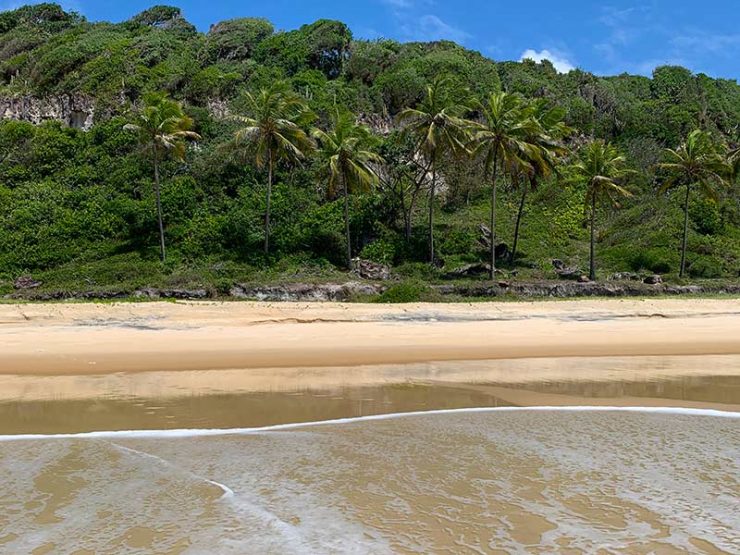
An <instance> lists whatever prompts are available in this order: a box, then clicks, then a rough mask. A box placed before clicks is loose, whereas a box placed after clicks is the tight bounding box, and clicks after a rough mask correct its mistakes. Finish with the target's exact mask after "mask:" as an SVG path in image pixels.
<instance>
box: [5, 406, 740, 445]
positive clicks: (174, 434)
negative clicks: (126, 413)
mask: <svg viewBox="0 0 740 555" xmlns="http://www.w3.org/2000/svg"><path fill="white" fill-rule="evenodd" d="M493 412H636V413H644V414H672V415H686V416H712V417H716V418H733V419H740V412H732V411H722V410H713V409H687V408H681V407H602V406H569V407H546V406H543V407H479V408H466V409H445V410H429V411H415V412H398V413H391V414H375V415H371V416H358V417H354V418H339V419H336V420H321V421H317V422H299V423H295V424H277V425H274V426H264V427H261V428H227V429H199V428H193V429H179V430H117V431H105V432H81V433H72V434H18V435H0V442H9V441H34V440H42V439H44V440H45V439H177V438H187V437H218V436H233V435H250V434H261V433H265V432H279V431H284V430H300V429H302V428H315V427H317V426H337V425H345V424H354V423H357V422H372V421H376V420H396V419H400V418H411V417H414V416H433V415H446V414H478V413H493Z"/></svg>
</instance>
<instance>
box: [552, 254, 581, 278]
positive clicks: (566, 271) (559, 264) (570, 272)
mask: <svg viewBox="0 0 740 555" xmlns="http://www.w3.org/2000/svg"><path fill="white" fill-rule="evenodd" d="M552 266H553V268H555V273H556V274H557V275H558V277H559V278H560V279H568V280H572V281H581V278H582V277H584V276H583V272H581V270H580V269H579V268H571V267H568V266H566V265H565V262H563V261H562V260H558V259H557V258H556V259H555V260H553V261H552Z"/></svg>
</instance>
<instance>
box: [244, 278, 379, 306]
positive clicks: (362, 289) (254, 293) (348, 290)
mask: <svg viewBox="0 0 740 555" xmlns="http://www.w3.org/2000/svg"><path fill="white" fill-rule="evenodd" d="M383 291H385V287H384V286H382V285H375V284H370V283H359V282H349V283H344V284H332V283H329V284H319V285H313V284H307V283H290V284H286V285H254V286H252V285H235V286H234V287H232V288H231V291H230V294H231V296H232V297H235V298H238V299H250V300H255V301H309V302H310V301H314V302H319V301H350V300H352V299H354V298H357V297H359V296H373V295H380V294H381V293H382V292H383Z"/></svg>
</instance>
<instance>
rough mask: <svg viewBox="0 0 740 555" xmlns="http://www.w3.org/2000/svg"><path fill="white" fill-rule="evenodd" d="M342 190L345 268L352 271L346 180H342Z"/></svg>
mask: <svg viewBox="0 0 740 555" xmlns="http://www.w3.org/2000/svg"><path fill="white" fill-rule="evenodd" d="M342 184H343V190H344V234H345V239H346V241H347V268H348V269H350V270H351V269H352V237H351V236H350V232H349V190H348V189H347V180H346V179H344V178H342Z"/></svg>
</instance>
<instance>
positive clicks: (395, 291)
mask: <svg viewBox="0 0 740 555" xmlns="http://www.w3.org/2000/svg"><path fill="white" fill-rule="evenodd" d="M437 298H438V295H436V294H435V292H434V290H433V289H432V288H431V287H430V286H429V284H427V283H424V282H423V281H418V280H406V281H402V282H401V283H397V284H395V285H391V286H390V287H389V288H388V289H387V290H386V291H385V292H384V293H382V294H381V295H380V296H379V297H378V299H377V302H379V303H388V304H401V303H418V302H432V301H434V300H436V299H437Z"/></svg>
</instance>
